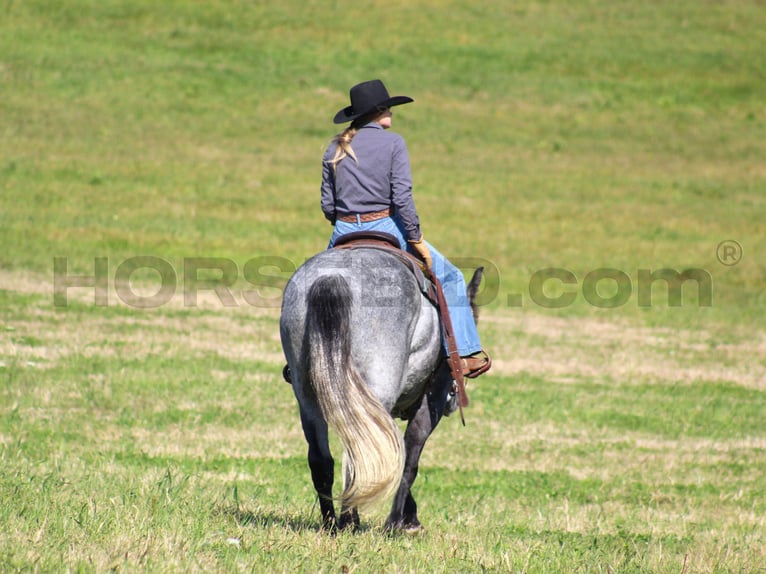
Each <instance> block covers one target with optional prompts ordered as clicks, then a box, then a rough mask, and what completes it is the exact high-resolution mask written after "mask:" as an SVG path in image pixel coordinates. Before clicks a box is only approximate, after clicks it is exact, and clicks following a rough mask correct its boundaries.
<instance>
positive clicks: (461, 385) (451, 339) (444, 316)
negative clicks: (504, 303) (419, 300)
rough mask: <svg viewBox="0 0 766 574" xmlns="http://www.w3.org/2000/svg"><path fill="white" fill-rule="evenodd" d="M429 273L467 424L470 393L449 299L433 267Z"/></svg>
mask: <svg viewBox="0 0 766 574" xmlns="http://www.w3.org/2000/svg"><path fill="white" fill-rule="evenodd" d="M427 273H428V274H429V275H430V277H429V279H430V280H431V282H433V284H434V286H435V287H436V297H437V301H438V304H439V316H440V317H441V323H442V331H444V338H445V339H446V340H447V364H448V365H449V370H450V373H451V374H452V379H453V380H454V381H455V383H456V384H457V406H458V409H459V410H460V422H462V423H463V426H465V416H464V415H463V407H467V406H468V395H467V394H466V392H465V379H464V378H463V364H462V361H461V360H460V353H459V352H458V350H457V341H456V340H455V331H454V330H453V328H452V319H451V318H450V314H449V308H448V307H447V301H446V299H445V298H444V291H443V290H442V286H441V283H440V282H439V279H438V278H437V277H436V275H434V273H433V272H432V271H431V269H428V270H427Z"/></svg>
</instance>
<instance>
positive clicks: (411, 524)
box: [386, 377, 449, 532]
mask: <svg viewBox="0 0 766 574" xmlns="http://www.w3.org/2000/svg"><path fill="white" fill-rule="evenodd" d="M438 380H442V381H445V383H447V382H449V380H448V379H444V377H439V378H438ZM446 401H447V389H446V387H445V386H444V385H443V384H442V385H440V384H435V385H432V386H431V388H430V389H429V390H428V392H426V393H425V394H424V395H423V400H422V401H421V403H420V406H419V407H418V410H417V411H416V412H415V415H414V416H413V417H412V418H411V419H410V422H409V423H408V424H407V430H406V431H405V433H404V445H405V448H406V449H407V454H406V457H405V461H404V473H403V474H402V482H401V484H400V485H399V490H398V491H397V493H396V496H395V497H394V503H393V506H392V507H391V514H389V515H388V519H387V520H386V530H388V531H391V530H403V531H405V532H418V531H420V530H422V529H423V527H422V525H421V524H420V521H419V520H418V505H417V504H416V503H415V499H414V498H413V496H412V492H411V488H412V484H413V483H414V482H415V478H417V475H418V464H419V462H420V455H421V453H422V452H423V447H424V446H425V444H426V440H428V437H429V436H430V435H431V432H433V430H434V428H436V425H437V424H438V423H439V420H440V419H441V417H442V414H443V413H444V407H445V405H446Z"/></svg>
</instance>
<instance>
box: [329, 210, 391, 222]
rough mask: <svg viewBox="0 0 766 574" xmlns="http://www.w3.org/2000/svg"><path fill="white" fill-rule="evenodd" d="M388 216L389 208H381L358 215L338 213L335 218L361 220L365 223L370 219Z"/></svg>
mask: <svg viewBox="0 0 766 574" xmlns="http://www.w3.org/2000/svg"><path fill="white" fill-rule="evenodd" d="M390 216H391V209H390V208H389V209H383V210H382V211H373V212H372V213H360V214H359V215H356V214H353V215H339V216H338V217H337V219H338V221H345V222H346V223H355V222H356V221H357V220H358V221H361V222H362V223H367V222H370V221H377V220H378V219H383V218H384V217H390ZM357 218H358V219H357Z"/></svg>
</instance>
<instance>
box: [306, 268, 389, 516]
mask: <svg viewBox="0 0 766 574" xmlns="http://www.w3.org/2000/svg"><path fill="white" fill-rule="evenodd" d="M352 298H353V293H352V292H351V289H350V288H349V286H348V283H347V282H346V280H345V279H344V278H343V277H341V276H338V275H327V276H324V277H320V278H319V279H317V281H316V282H315V283H314V284H313V285H312V286H311V289H310V290H309V292H308V296H307V303H308V310H307V312H308V314H307V317H306V332H307V335H308V344H309V379H310V382H311V385H312V387H313V389H314V391H315V393H316V396H317V402H318V403H319V408H320V409H321V411H322V415H323V416H324V418H325V420H326V421H327V424H328V425H329V426H330V428H331V429H332V430H333V431H334V432H335V433H337V435H338V437H339V438H340V441H341V444H342V445H343V449H344V453H343V466H344V473H343V474H344V476H345V477H346V483H345V485H344V489H343V494H342V502H343V504H344V505H346V506H349V507H361V508H364V507H365V506H369V505H372V504H374V503H376V502H378V501H381V500H384V499H386V498H389V497H391V496H393V494H394V493H395V492H396V490H397V488H398V487H399V482H400V480H401V477H402V471H403V468H404V441H403V439H402V433H401V431H400V430H399V427H398V426H397V425H396V422H395V421H394V419H393V418H392V417H391V416H390V414H389V413H388V411H387V410H386V409H385V407H384V406H383V405H382V404H381V403H380V401H379V400H378V399H377V398H376V397H375V396H374V395H373V394H372V393H371V392H370V390H369V388H368V387H367V386H366V385H365V383H364V381H363V380H362V378H361V376H360V375H359V372H358V371H357V370H356V368H354V365H353V364H352V363H351V354H350V351H351V342H350V330H351V302H352Z"/></svg>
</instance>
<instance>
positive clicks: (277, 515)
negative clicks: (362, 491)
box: [219, 506, 377, 535]
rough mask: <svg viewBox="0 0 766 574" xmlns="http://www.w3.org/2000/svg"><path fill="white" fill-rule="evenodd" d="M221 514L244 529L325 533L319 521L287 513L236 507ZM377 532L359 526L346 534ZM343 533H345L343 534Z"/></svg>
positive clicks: (226, 509)
mask: <svg viewBox="0 0 766 574" xmlns="http://www.w3.org/2000/svg"><path fill="white" fill-rule="evenodd" d="M219 512H220V513H221V514H224V515H227V516H230V517H231V518H233V519H234V520H235V521H237V523H238V524H240V525H241V526H245V527H252V528H282V529H284V530H290V531H293V532H298V533H300V532H327V534H328V535H330V532H329V531H325V530H324V529H323V528H322V525H321V521H320V520H319V519H318V518H317V519H316V520H314V519H312V518H310V517H306V516H296V515H294V514H289V513H287V512H285V513H281V512H274V511H272V510H265V509H257V510H245V509H242V508H237V507H231V506H229V507H225V508H220V509H219ZM375 530H377V529H376V528H375V527H374V526H372V525H367V524H364V523H363V524H361V525H360V526H359V527H357V528H356V529H355V530H353V531H351V530H348V531H346V532H348V533H354V534H362V533H365V532H370V531H375ZM344 533H345V532H344Z"/></svg>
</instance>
